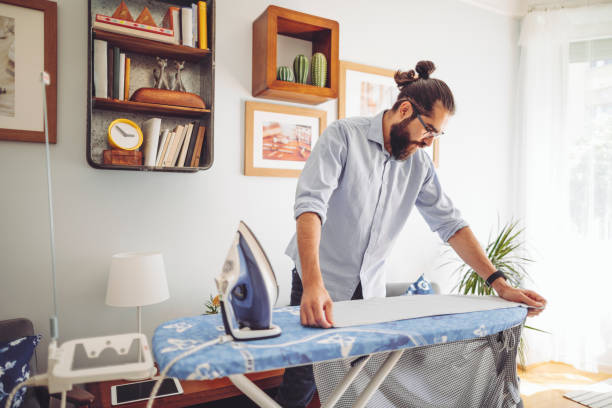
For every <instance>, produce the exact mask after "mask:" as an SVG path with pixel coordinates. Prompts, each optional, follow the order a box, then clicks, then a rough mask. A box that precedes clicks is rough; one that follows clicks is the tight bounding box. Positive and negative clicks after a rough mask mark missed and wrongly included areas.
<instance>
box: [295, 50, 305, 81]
mask: <svg viewBox="0 0 612 408" xmlns="http://www.w3.org/2000/svg"><path fill="white" fill-rule="evenodd" d="M308 68H309V67H308V58H306V56H305V55H303V54H300V55H298V56H297V57H295V59H294V60H293V72H294V73H295V82H297V83H298V84H305V83H307V81H308Z"/></svg>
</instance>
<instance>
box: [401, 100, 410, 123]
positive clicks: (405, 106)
mask: <svg viewBox="0 0 612 408" xmlns="http://www.w3.org/2000/svg"><path fill="white" fill-rule="evenodd" d="M399 113H400V115H401V118H402V119H405V118H409V117H410V116H411V115H412V103H410V101H404V102H402V104H401V105H400V107H399Z"/></svg>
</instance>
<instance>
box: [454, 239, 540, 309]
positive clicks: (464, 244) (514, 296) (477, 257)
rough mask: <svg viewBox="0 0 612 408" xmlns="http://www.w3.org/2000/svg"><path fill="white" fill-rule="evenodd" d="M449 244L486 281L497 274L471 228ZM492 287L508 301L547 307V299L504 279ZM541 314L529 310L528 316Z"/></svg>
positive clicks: (498, 280)
mask: <svg viewBox="0 0 612 408" xmlns="http://www.w3.org/2000/svg"><path fill="white" fill-rule="evenodd" d="M448 243H449V244H450V245H451V246H452V247H453V249H454V250H455V252H456V253H457V254H458V255H459V256H460V257H461V259H463V261H465V263H466V264H468V265H470V266H471V267H472V269H474V271H476V273H477V274H478V275H480V277H482V279H484V280H486V279H487V278H488V277H489V276H490V275H491V274H492V273H493V272H495V267H494V266H493V264H492V263H491V261H490V260H489V258H487V255H486V254H485V252H484V250H483V249H482V247H481V246H480V244H479V243H478V241H477V240H476V237H475V236H474V234H473V233H472V230H471V229H470V227H464V228H461V229H460V230H459V231H457V232H456V233H455V234H454V235H453V236H452V237H451V238H450V239H449V240H448ZM491 286H492V287H493V289H494V290H495V292H497V294H498V295H499V296H500V297H502V298H504V299H506V300H510V301H513V302H520V303H525V304H526V305H528V306H532V307H544V306H546V299H544V298H543V297H542V296H540V295H539V294H537V293H536V292H534V291H532V290H527V289H518V288H514V287H512V286H510V284H508V282H506V280H505V279H504V278H497V279H495V281H494V282H493V284H492V285H491ZM541 312H542V309H529V312H528V314H527V315H528V316H537V315H538V314H540V313H541Z"/></svg>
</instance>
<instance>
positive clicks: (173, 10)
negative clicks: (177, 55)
mask: <svg viewBox="0 0 612 408" xmlns="http://www.w3.org/2000/svg"><path fill="white" fill-rule="evenodd" d="M180 11H181V9H180V8H178V7H174V6H173V7H168V11H167V12H166V15H165V16H164V19H163V21H162V27H167V28H170V29H172V32H173V36H172V42H173V44H181V29H180V28H181V19H180V17H179V15H180Z"/></svg>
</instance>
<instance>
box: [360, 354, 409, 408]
mask: <svg viewBox="0 0 612 408" xmlns="http://www.w3.org/2000/svg"><path fill="white" fill-rule="evenodd" d="M403 352H404V350H395V351H392V352H391V353H389V356H388V357H387V359H386V360H385V362H384V363H383V364H382V365H381V366H380V368H379V369H378V371H377V372H376V374H375V375H374V377H372V379H371V380H370V382H369V383H368V385H367V386H366V387H365V389H364V390H363V392H362V393H361V395H359V398H357V401H356V402H355V405H353V408H363V407H365V405H366V404H367V403H368V401H369V400H370V398H372V395H374V393H375V392H376V390H377V389H378V386H379V385H380V384H382V382H383V381H385V378H387V376H388V375H389V373H390V372H391V370H392V369H393V367H394V366H395V364H397V362H398V361H399V359H400V357H401V356H402V353H403Z"/></svg>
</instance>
